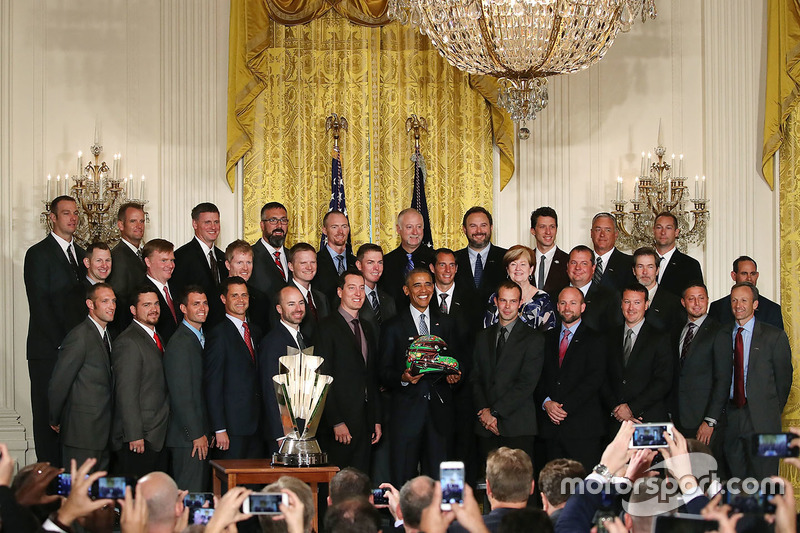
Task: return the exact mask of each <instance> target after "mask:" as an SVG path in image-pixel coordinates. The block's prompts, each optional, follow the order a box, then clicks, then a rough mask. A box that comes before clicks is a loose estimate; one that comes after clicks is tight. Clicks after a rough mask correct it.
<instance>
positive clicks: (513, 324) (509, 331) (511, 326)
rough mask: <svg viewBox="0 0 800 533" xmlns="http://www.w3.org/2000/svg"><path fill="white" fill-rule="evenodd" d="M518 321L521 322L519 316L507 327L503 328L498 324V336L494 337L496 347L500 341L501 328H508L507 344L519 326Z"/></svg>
mask: <svg viewBox="0 0 800 533" xmlns="http://www.w3.org/2000/svg"><path fill="white" fill-rule="evenodd" d="M518 320H519V316H517V318H515V319H514V320H512V321H511V322H510V323H509V324H508V325H507V326H501V325H500V323H499V322H498V324H497V326H498V327H497V335H495V336H494V344H495V346H497V341H499V340H500V328H506V342H508V338H509V337H510V336H511V330H512V329H514V326H515V325H516V324H517V321H518Z"/></svg>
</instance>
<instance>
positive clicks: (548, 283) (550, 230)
mask: <svg viewBox="0 0 800 533" xmlns="http://www.w3.org/2000/svg"><path fill="white" fill-rule="evenodd" d="M557 234H558V214H557V213H556V210H555V209H553V208H552V207H540V208H538V209H536V210H535V211H533V212H532V213H531V235H533V238H534V239H535V240H536V265H535V267H536V270H535V274H534V275H535V280H534V282H535V285H536V287H537V288H539V289H542V290H543V291H545V292H546V293H547V294H549V295H550V297H551V298H553V297H556V296H558V294H559V293H560V292H561V289H563V288H564V287H566V286H567V285H569V277H567V262H568V261H569V255H568V254H567V252H565V251H564V250H562V249H561V248H559V247H558V246H556V235H557Z"/></svg>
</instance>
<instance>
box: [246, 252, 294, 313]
mask: <svg viewBox="0 0 800 533" xmlns="http://www.w3.org/2000/svg"><path fill="white" fill-rule="evenodd" d="M286 276H287V279H286V280H284V279H283V276H281V271H280V270H278V266H277V265H276V264H275V258H274V257H272V256H270V255H269V251H267V247H266V246H264V243H263V242H261V239H258V240H257V241H256V242H254V243H253V274H252V275H251V276H250V284H251V285H252V286H254V287H255V288H256V289H258V290H260V291H261V292H263V293H264V294H266V295H267V297H269V298H271V299H272V300H273V301H275V300H276V299H277V298H276V297H277V294H278V291H279V290H281V289H282V288H284V287H285V286H286V284H287V282H288V281H290V280H291V279H292V273H291V271H289V270H288V266H287V272H286Z"/></svg>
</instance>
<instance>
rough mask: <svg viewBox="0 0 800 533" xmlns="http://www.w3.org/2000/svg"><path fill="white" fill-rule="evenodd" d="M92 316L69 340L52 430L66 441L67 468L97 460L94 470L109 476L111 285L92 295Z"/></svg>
mask: <svg viewBox="0 0 800 533" xmlns="http://www.w3.org/2000/svg"><path fill="white" fill-rule="evenodd" d="M86 306H87V307H88V308H89V316H88V317H87V318H86V320H84V321H83V322H81V323H80V324H78V325H77V326H75V328H74V329H73V330H72V331H70V332H69V334H67V337H66V338H65V339H64V342H63V343H62V344H61V349H60V350H59V353H58V361H57V362H56V366H55V370H54V371H53V377H52V379H51V380H50V391H49V393H50V394H49V397H50V426H51V427H52V428H53V430H54V431H55V432H56V433H58V434H59V436H60V438H61V450H62V457H63V460H64V463H65V464H69V462H70V459H75V461H76V463H77V464H82V463H83V462H84V461H85V460H86V459H88V458H90V457H94V458H96V459H97V463H96V465H95V468H96V469H97V470H107V469H108V464H109V453H108V444H109V437H110V436H111V415H112V404H113V394H114V390H113V378H112V375H111V354H110V346H111V341H110V338H109V337H110V336H109V335H108V332H107V329H106V328H107V326H108V323H109V322H111V321H112V320H113V319H114V312H115V311H116V307H117V303H116V298H115V297H114V291H113V289H111V286H110V285H107V284H105V283H98V284H96V285H94V286H93V287H92V288H91V289H89V291H88V294H87V298H86Z"/></svg>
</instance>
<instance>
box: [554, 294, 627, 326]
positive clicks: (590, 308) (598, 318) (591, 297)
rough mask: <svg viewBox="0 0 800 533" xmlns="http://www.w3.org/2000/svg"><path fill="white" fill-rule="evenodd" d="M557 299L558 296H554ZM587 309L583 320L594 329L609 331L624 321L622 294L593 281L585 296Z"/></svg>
mask: <svg viewBox="0 0 800 533" xmlns="http://www.w3.org/2000/svg"><path fill="white" fill-rule="evenodd" d="M553 300H556V297H555V296H554V297H553ZM584 302H585V303H586V310H585V311H584V312H583V315H582V316H581V318H582V320H583V322H585V323H586V325H587V326H589V328H591V329H593V330H594V331H600V332H607V331H609V329H611V328H613V327H616V326H619V325H620V324H622V323H623V322H624V318H623V317H622V308H621V302H620V295H619V294H618V293H616V292H614V291H613V290H612V289H609V288H608V287H604V286H603V285H598V284H597V283H594V282H592V284H591V285H590V286H589V290H588V291H586V296H585V297H584Z"/></svg>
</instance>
